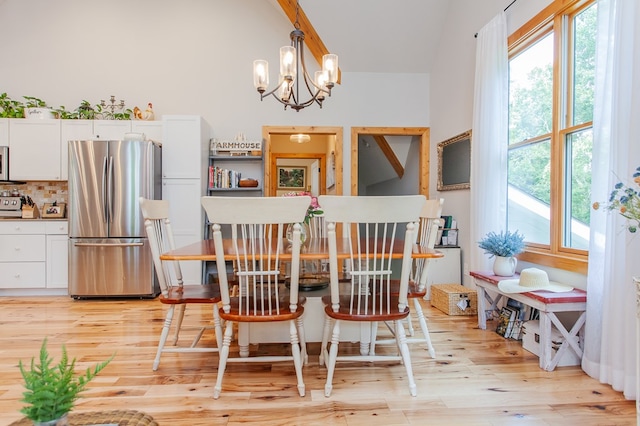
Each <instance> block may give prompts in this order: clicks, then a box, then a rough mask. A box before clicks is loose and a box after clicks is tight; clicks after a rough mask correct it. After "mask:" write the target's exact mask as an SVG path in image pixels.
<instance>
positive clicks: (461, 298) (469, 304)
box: [431, 284, 478, 315]
mask: <svg viewBox="0 0 640 426" xmlns="http://www.w3.org/2000/svg"><path fill="white" fill-rule="evenodd" d="M460 305H461V306H463V307H464V308H465V309H461V308H460ZM431 306H435V307H436V308H438V309H440V310H441V311H442V312H444V313H445V314H448V315H477V314H478V293H477V292H476V291H475V290H472V289H470V288H467V287H464V286H461V285H460V284H437V285H432V286H431Z"/></svg>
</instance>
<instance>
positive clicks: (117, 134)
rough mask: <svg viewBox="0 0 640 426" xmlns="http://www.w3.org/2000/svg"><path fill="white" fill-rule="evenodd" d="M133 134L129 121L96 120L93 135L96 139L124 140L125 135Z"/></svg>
mask: <svg viewBox="0 0 640 426" xmlns="http://www.w3.org/2000/svg"><path fill="white" fill-rule="evenodd" d="M129 132H131V121H128V120H94V123H93V133H94V135H95V138H96V139H102V140H117V139H122V138H123V137H124V134H125V133H129Z"/></svg>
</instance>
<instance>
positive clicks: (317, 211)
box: [282, 191, 324, 224]
mask: <svg viewBox="0 0 640 426" xmlns="http://www.w3.org/2000/svg"><path fill="white" fill-rule="evenodd" d="M305 195H306V196H309V197H311V204H309V208H308V209H307V214H306V216H305V217H304V223H306V224H308V223H309V221H310V220H311V218H312V217H313V216H319V215H322V214H323V213H324V212H323V211H322V209H321V208H320V204H318V197H314V196H313V195H311V193H310V192H309V191H299V192H295V191H291V192H286V193H284V194H282V196H283V197H303V196H305Z"/></svg>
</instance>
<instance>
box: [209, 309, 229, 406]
mask: <svg viewBox="0 0 640 426" xmlns="http://www.w3.org/2000/svg"><path fill="white" fill-rule="evenodd" d="M232 337H233V322H232V321H226V324H225V329H224V339H223V341H222V348H220V352H219V355H220V357H219V361H218V378H217V379H216V385H215V387H214V388H213V398H214V399H218V398H219V397H220V392H222V378H223V377H224V371H225V370H226V368H227V359H228V358H229V347H230V346H231V338H232Z"/></svg>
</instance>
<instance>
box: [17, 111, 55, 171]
mask: <svg viewBox="0 0 640 426" xmlns="http://www.w3.org/2000/svg"><path fill="white" fill-rule="evenodd" d="M60 122H61V120H27V119H23V118H15V119H10V120H9V148H10V150H11V151H10V152H11V154H10V155H11V168H10V169H9V174H10V176H9V177H10V178H11V179H13V180H62V173H61V166H60V164H61V163H60V160H61V152H60Z"/></svg>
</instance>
